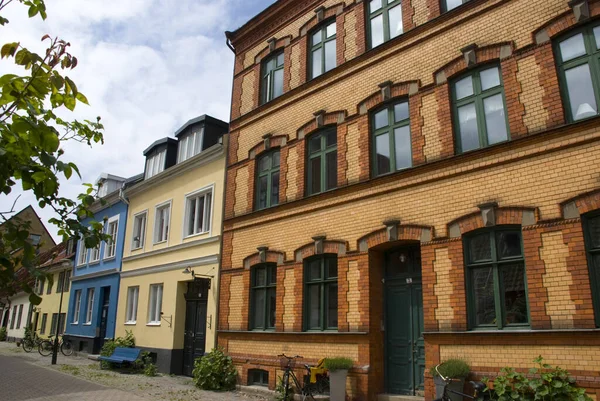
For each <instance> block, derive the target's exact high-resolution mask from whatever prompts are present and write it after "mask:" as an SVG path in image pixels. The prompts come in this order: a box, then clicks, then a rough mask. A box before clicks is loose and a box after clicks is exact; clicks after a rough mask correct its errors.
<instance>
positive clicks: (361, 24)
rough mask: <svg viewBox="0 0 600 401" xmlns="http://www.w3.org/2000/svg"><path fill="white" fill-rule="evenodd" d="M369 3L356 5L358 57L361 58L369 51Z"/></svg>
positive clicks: (363, 2)
mask: <svg viewBox="0 0 600 401" xmlns="http://www.w3.org/2000/svg"><path fill="white" fill-rule="evenodd" d="M366 7H367V2H365V1H361V2H360V3H358V4H357V5H356V8H355V10H354V12H355V13H356V56H357V57H358V56H360V55H361V54H363V53H364V52H366V51H367V22H366V19H367V17H366Z"/></svg>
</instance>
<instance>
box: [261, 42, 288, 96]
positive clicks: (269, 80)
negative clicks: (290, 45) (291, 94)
mask: <svg viewBox="0 0 600 401" xmlns="http://www.w3.org/2000/svg"><path fill="white" fill-rule="evenodd" d="M283 59H284V56H283V52H281V53H279V54H276V55H274V56H271V57H269V58H268V59H266V60H265V61H264V62H263V66H262V90H261V96H262V98H261V99H262V103H263V104H264V103H267V102H270V101H271V100H273V99H275V98H276V97H279V96H281V95H282V94H283Z"/></svg>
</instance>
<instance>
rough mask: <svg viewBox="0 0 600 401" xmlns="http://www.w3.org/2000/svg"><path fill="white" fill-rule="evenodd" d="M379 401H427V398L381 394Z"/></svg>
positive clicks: (378, 397)
mask: <svg viewBox="0 0 600 401" xmlns="http://www.w3.org/2000/svg"><path fill="white" fill-rule="evenodd" d="M377 399H378V401H425V397H419V396H415V395H397V394H379V395H378V396H377Z"/></svg>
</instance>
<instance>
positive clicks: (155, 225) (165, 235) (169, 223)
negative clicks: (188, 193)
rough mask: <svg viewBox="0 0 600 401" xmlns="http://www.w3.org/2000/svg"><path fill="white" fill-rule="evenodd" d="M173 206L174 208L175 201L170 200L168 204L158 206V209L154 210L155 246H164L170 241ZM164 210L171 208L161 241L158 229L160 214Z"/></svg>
mask: <svg viewBox="0 0 600 401" xmlns="http://www.w3.org/2000/svg"><path fill="white" fill-rule="evenodd" d="M172 206H173V200H168V201H166V202H163V203H160V204H158V205H156V207H155V208H154V233H153V235H152V237H153V238H152V239H153V241H154V245H157V244H162V243H165V242H167V241H169V235H170V234H171V213H172V211H173V207H172ZM164 208H169V212H168V213H167V224H166V228H165V227H163V233H162V235H161V237H160V239H159V237H158V228H159V221H158V218H159V215H158V212H159V211H160V210H162V209H164ZM165 230H166V233H165ZM163 235H164V238H163Z"/></svg>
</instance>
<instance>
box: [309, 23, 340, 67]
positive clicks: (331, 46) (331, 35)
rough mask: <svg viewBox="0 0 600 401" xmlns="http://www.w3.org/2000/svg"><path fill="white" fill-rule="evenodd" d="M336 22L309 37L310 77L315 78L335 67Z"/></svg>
mask: <svg viewBox="0 0 600 401" xmlns="http://www.w3.org/2000/svg"><path fill="white" fill-rule="evenodd" d="M336 29H337V25H336V22H335V21H333V22H330V23H329V24H327V25H326V26H324V27H322V28H319V29H318V30H317V31H315V32H313V33H312V34H311V36H310V77H311V78H316V77H318V76H319V75H322V74H325V73H326V72H327V71H329V70H332V69H334V68H335V67H336V65H337V53H336Z"/></svg>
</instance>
